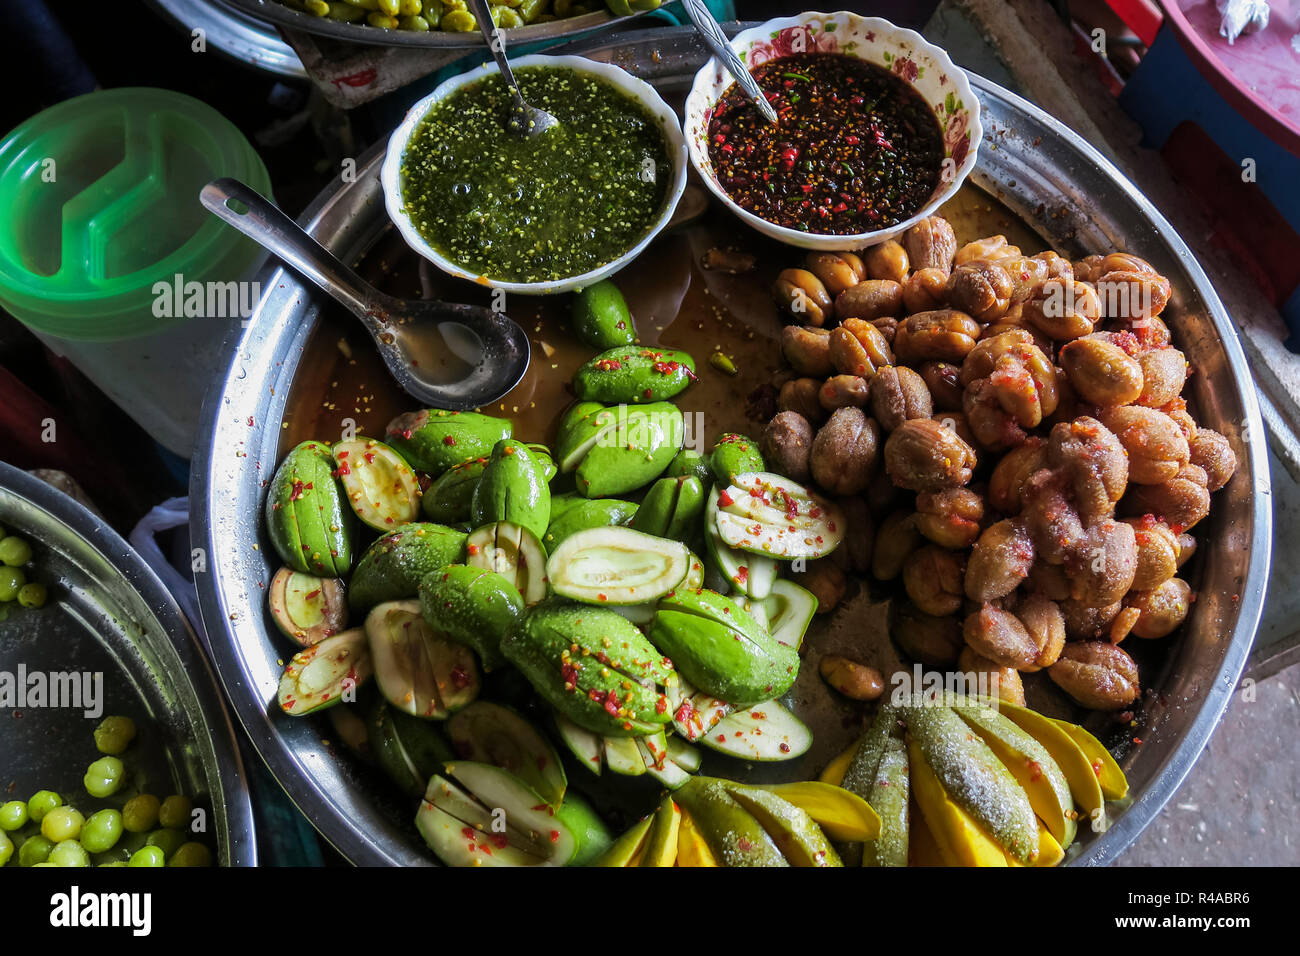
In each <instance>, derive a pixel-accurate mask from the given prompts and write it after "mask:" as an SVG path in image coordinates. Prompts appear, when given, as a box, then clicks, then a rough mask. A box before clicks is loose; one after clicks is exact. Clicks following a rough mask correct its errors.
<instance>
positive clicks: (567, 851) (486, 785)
mask: <svg viewBox="0 0 1300 956" xmlns="http://www.w3.org/2000/svg"><path fill="white" fill-rule="evenodd" d="M444 770H445V772H446V774H447V776H449V777H451V778H453V779H454V780H455V781H456V782H457V783H459V784H460V785H461V786H462V787H464V788H465V790H467V791H468V792H469V793H471V794H473V796H474V799H475V800H477V801H478V802H479V803H480V804H482V805H483V806H484V807H491V808H492V809H493V810H496V809H501V810H504V811H505V822H506V828H507V835H508V836H509V839H510V843H511V844H513V845H515V846H518V847H519V848H520V849H522V850H524V851H525V852H528V853H533V854H535V855H538V856H542V857H544V858H545V860H546V862H548V863H550V864H552V865H555V866H564V865H565V864H566V863H568V862H569V861H570V860H571V859H573V855H574V853H576V852H577V849H578V840H577V837H576V836H575V835H574V833H573V831H571V830H570V829H569V828H568V827H567V826H566V825H565V824H563V823H561V822H560V821H559V820H558V819H556V816H555V813H554V811H553V810H552V809H551V808H550V806H548V805H547V803H546V801H544V800H543V799H542V798H541V796H540V795H539V794H538V792H537V791H536V790H534V789H533V788H532V787H530V786H528V784H526V783H524V782H523V781H522V780H520V779H519V778H518V777H516V776H515V775H514V774H512V773H511V772H510V771H508V770H502V769H501V768H500V767H494V766H492V765H491V764H486V763H475V762H473V761H467V760H458V761H456V762H455V763H449V764H447V766H446V767H445V768H444Z"/></svg>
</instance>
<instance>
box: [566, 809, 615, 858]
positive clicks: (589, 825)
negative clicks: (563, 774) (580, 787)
mask: <svg viewBox="0 0 1300 956" xmlns="http://www.w3.org/2000/svg"><path fill="white" fill-rule="evenodd" d="M555 820H556V822H557V823H559V824H560V825H561V826H563V827H566V828H567V829H568V830H569V832H570V833H572V834H573V836H574V838H575V839H576V840H577V841H578V848H577V849H576V850H575V851H574V853H573V856H572V857H570V859H569V862H568V864H567V865H568V866H591V865H592V864H593V863H594V862H595V861H596V860H598V859H600V858H601V857H602V856H604V855H605V854H606V853H608V852H609V849H610V847H612V846H613V845H614V834H612V833H610V831H609V827H608V826H606V824H605V821H604V820H602V819H601V818H600V816H599V814H597V813H596V811H595V809H594V808H593V807H592V805H591V804H590V803H588V802H587V801H586V800H584V799H583V798H582V797H580V796H578V794H576V793H568V794H566V795H565V797H564V802H563V803H562V804H560V805H559V806H558V807H556V808H555Z"/></svg>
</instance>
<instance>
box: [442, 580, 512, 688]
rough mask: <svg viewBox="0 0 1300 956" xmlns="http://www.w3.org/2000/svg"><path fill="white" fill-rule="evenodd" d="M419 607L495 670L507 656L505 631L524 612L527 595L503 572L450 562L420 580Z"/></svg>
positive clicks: (446, 635)
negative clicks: (503, 640) (504, 653)
mask: <svg viewBox="0 0 1300 956" xmlns="http://www.w3.org/2000/svg"><path fill="white" fill-rule="evenodd" d="M420 612H421V613H422V614H423V615H424V619H425V621H426V622H428V623H429V625H430V626H431V627H433V628H435V629H436V630H437V631H438V632H439V633H441V634H443V635H444V636H445V637H449V638H451V639H452V640H453V641H459V642H460V643H462V644H468V645H469V646H470V647H472V648H474V650H476V651H478V655H479V659H480V661H481V662H482V664H483V669H484V670H485V671H491V670H494V669H495V668H497V667H499V666H500V665H501V664H502V663H503V662H504V661H505V658H504V657H503V656H502V655H501V637H502V635H503V634H505V632H506V631H507V630H508V629H509V628H510V625H511V624H513V623H514V622H515V620H516V619H517V618H518V617H519V616H520V615H521V614H523V613H524V599H523V597H522V595H520V593H519V592H518V591H517V590H515V587H514V585H512V584H511V583H510V582H509V581H507V580H506V579H505V578H504V577H502V576H501V575H500V574H496V573H494V572H492V571H489V570H487V569H486V568H472V567H470V566H469V565H466V564H448V565H445V566H443V567H441V568H439V569H438V570H436V571H431V572H430V573H428V574H426V575H425V576H424V579H423V580H422V581H421V582H420Z"/></svg>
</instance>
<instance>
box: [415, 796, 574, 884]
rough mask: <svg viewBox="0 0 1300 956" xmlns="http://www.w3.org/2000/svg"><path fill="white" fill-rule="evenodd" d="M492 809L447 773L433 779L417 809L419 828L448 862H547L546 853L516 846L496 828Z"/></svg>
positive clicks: (421, 834)
mask: <svg viewBox="0 0 1300 956" xmlns="http://www.w3.org/2000/svg"><path fill="white" fill-rule="evenodd" d="M493 826H494V821H493V819H492V813H491V812H490V811H489V810H488V808H487V807H485V806H484V805H483V804H482V803H480V802H479V801H478V800H476V799H475V798H474V797H473V796H471V795H470V794H468V793H466V792H465V791H464V790H462V789H461V788H460V787H458V786H456V785H455V784H454V783H452V782H451V781H450V780H447V779H446V778H445V777H441V776H438V775H437V774H435V775H434V776H433V777H432V778H431V779H430V780H429V787H428V789H427V790H426V791H425V794H424V799H423V800H421V801H420V808H419V810H417V811H416V813H415V828H416V829H417V830H419V831H420V836H422V837H424V842H425V843H427V844H428V845H429V849H431V850H432V851H433V852H434V854H436V855H437V857H438V859H439V860H441V861H442V862H443V863H445V864H447V865H448V866H545V865H546V864H547V863H548V861H547V859H546V858H545V857H544V856H541V855H537V854H534V853H529V852H528V851H526V850H524V849H522V848H520V847H518V846H515V845H514V844H513V843H512V842H511V840H510V834H509V832H508V831H507V832H505V833H502V832H497V831H495V830H494V829H493Z"/></svg>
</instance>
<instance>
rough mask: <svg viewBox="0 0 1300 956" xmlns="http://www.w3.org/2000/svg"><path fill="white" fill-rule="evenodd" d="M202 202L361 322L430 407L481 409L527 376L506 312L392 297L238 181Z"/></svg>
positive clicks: (219, 182) (401, 379)
mask: <svg viewBox="0 0 1300 956" xmlns="http://www.w3.org/2000/svg"><path fill="white" fill-rule="evenodd" d="M199 200H200V202H202V203H203V205H204V207H205V208H206V209H207V210H208V211H209V212H211V213H212V214H213V215H215V216H217V218H219V219H221V220H222V221H224V222H226V223H228V224H229V225H231V226H234V227H235V228H236V229H238V230H239V231H240V232H242V233H243V234H244V235H246V236H248V237H249V238H250V239H252V240H253V241H254V242H256V243H258V244H259V245H261V246H262V247H263V248H265V249H266V250H267V251H269V252H272V253H274V254H275V255H276V256H278V257H279V258H280V259H282V260H283V261H284V262H285V263H286V264H287V265H290V266H292V267H293V269H294V271H296V272H298V273H299V274H300V275H302V276H303V277H304V278H306V279H309V280H311V282H313V283H314V284H315V285H317V286H319V287H320V288H321V289H322V290H324V291H325V292H328V293H329V294H330V295H331V296H333V297H334V298H335V299H336V300H337V301H338V302H339V303H340V304H341V305H343V306H344V307H345V308H346V309H347V310H348V311H349V312H351V313H352V314H353V315H355V316H356V317H357V318H358V319H360V320H361V323H362V324H363V325H365V327H366V328H367V329H368V330H369V331H370V336H371V338H373V339H374V340H375V346H376V347H377V348H378V349H379V354H380V356H381V357H382V358H383V360H384V364H385V365H387V366H388V371H389V372H391V373H392V376H393V378H394V379H396V380H397V384H398V385H400V386H401V387H402V388H403V389H404V390H405V391H406V392H407V393H409V394H410V395H412V396H414V397H415V398H416V399H418V400H419V401H420V402H422V403H423V404H425V405H427V406H428V407H430V408H445V409H448V410H450V411H466V410H468V409H472V408H481V407H482V406H484V405H489V404H491V403H492V402H495V401H496V400H497V399H499V398H501V397H502V396H503V395H505V394H506V393H507V392H509V391H510V390H511V389H512V388H514V387H515V386H516V385H517V384H518V383H519V380H520V379H521V378H523V375H524V372H525V371H527V369H528V359H529V354H530V348H529V344H528V336H527V335H526V334H525V333H524V331H523V329H521V328H520V327H519V326H518V325H516V324H515V323H514V322H512V321H511V320H510V319H509V318H507V317H506V316H505V314H504V313H501V312H493V311H492V310H490V309H485V308H483V307H481V306H477V305H466V304H462V303H455V302H437V301H415V300H410V299H398V298H394V297H393V296H390V295H385V294H384V293H382V292H380V291H379V290H378V289H376V288H374V287H373V286H371V285H370V284H369V283H367V282H365V281H364V280H362V278H361V277H360V276H358V275H357V274H356V273H355V272H353V271H352V270H351V269H349V268H348V267H347V266H345V265H344V264H343V263H342V262H340V261H339V260H338V259H337V258H335V257H334V255H333V254H331V253H330V252H329V251H328V250H327V249H325V247H324V246H322V245H321V244H320V243H318V242H317V241H316V240H315V239H313V238H312V237H311V236H309V235H308V234H307V233H306V232H305V231H304V230H303V229H302V228H300V227H299V226H298V224H297V223H296V222H294V221H293V220H292V219H290V218H289V217H288V216H286V215H285V214H284V213H283V212H281V211H280V209H279V207H277V206H276V205H275V204H274V203H272V202H271V201H270V200H268V199H265V198H263V197H262V195H261V194H260V193H258V192H256V191H255V190H253V189H252V188H251V187H249V186H246V185H245V184H243V183H241V182H239V181H238V180H234V179H215V180H213V181H212V182H210V183H208V184H207V185H206V186H204V187H203V189H202V190H201V191H200V193H199Z"/></svg>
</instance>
